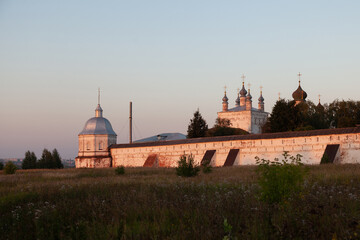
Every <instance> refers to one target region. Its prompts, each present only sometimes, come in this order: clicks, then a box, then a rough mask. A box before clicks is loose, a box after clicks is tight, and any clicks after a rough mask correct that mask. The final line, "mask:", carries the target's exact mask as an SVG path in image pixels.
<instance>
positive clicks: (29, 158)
mask: <svg viewBox="0 0 360 240" xmlns="http://www.w3.org/2000/svg"><path fill="white" fill-rule="evenodd" d="M36 161H37V157H36V155H35V153H34V152H30V151H27V152H26V153H25V158H24V160H23V162H22V164H21V168H22V169H34V168H36Z"/></svg>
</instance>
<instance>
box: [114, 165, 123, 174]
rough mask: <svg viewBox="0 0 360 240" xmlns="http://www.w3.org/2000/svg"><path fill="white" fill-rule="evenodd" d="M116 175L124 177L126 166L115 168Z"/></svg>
mask: <svg viewBox="0 0 360 240" xmlns="http://www.w3.org/2000/svg"><path fill="white" fill-rule="evenodd" d="M115 174H116V175H124V174H125V167H124V166H119V167H117V168H115Z"/></svg>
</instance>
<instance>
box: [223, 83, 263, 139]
mask: <svg viewBox="0 0 360 240" xmlns="http://www.w3.org/2000/svg"><path fill="white" fill-rule="evenodd" d="M243 79H244V76H243ZM228 101H229V99H228V97H227V96H226V90H225V93H224V97H223V99H222V111H221V112H218V118H222V119H228V120H230V123H231V127H234V128H241V129H243V130H245V131H247V132H249V133H252V134H259V133H261V128H262V126H263V125H264V124H265V123H266V120H267V118H268V115H269V114H268V113H267V112H265V104H264V97H263V96H262V90H261V91H260V97H259V99H258V108H253V106H252V96H251V94H250V88H249V89H248V91H246V89H245V87H244V81H243V83H242V89H241V90H238V96H237V99H236V100H235V107H233V108H230V109H229V102H228Z"/></svg>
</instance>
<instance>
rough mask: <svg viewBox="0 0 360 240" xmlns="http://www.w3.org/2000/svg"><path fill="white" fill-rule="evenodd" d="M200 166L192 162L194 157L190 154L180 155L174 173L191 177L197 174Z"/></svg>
mask: <svg viewBox="0 0 360 240" xmlns="http://www.w3.org/2000/svg"><path fill="white" fill-rule="evenodd" d="M199 171H200V167H199V166H197V165H196V164H195V163H194V157H193V156H192V155H191V154H190V155H185V154H184V155H182V156H181V157H180V160H179V161H178V167H177V168H176V174H177V175H178V176H182V177H193V176H196V175H197V174H198V172H199Z"/></svg>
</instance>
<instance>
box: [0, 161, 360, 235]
mask: <svg viewBox="0 0 360 240" xmlns="http://www.w3.org/2000/svg"><path fill="white" fill-rule="evenodd" d="M256 168H257V166H238V167H226V168H214V169H213V172H212V174H202V175H201V176H199V177H195V178H187V179H183V178H179V177H178V176H176V175H175V174H174V169H172V168H126V175H128V176H129V177H118V176H116V175H115V174H114V169H113V168H105V169H100V168H96V169H65V170H61V171H58V170H47V169H36V170H33V171H18V172H16V174H15V175H12V176H5V175H4V174H0V232H1V237H0V238H1V239H39V240H43V239H89V240H93V239H174V240H181V239H223V238H224V236H225V235H228V232H225V230H226V229H228V228H226V227H225V226H227V225H229V226H231V236H230V237H231V239H236V238H237V239H309V240H311V239H332V237H333V236H334V235H336V236H337V239H358V238H359V237H358V236H359V234H360V226H359V225H360V224H359V223H360V222H359V219H360V208H359V201H360V174H359V173H360V164H337V165H333V164H325V165H316V166H315V165H311V166H309V172H308V175H307V177H306V182H305V184H304V189H303V191H302V193H301V196H300V197H299V198H289V199H288V200H287V201H286V203H284V204H281V205H270V204H264V202H263V201H260V200H259V198H258V197H257V192H258V189H259V188H258V185H257V184H254V181H257V174H256V171H255V170H256ZM89 173H91V177H89ZM268 216H271V218H270V221H269V218H268ZM225 218H226V219H227V224H224V219H225ZM309 226H310V227H309Z"/></svg>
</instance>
